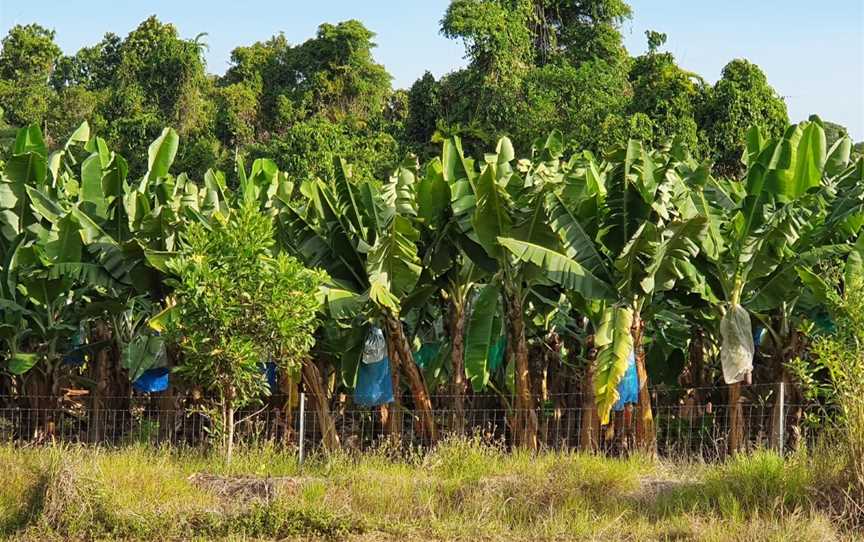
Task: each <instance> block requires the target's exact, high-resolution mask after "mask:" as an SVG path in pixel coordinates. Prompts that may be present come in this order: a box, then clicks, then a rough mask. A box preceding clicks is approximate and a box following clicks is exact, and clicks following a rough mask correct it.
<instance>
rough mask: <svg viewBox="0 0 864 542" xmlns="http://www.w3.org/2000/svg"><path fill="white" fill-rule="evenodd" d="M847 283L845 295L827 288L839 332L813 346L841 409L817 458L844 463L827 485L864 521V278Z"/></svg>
mask: <svg viewBox="0 0 864 542" xmlns="http://www.w3.org/2000/svg"><path fill="white" fill-rule="evenodd" d="M846 286H847V287H846V290H845V292H844V293H843V294H842V295H840V294H837V293H835V292H829V301H830V305H831V308H832V310H831V312H832V316H833V319H834V324H835V330H834V332H833V333H831V334H828V335H824V336H820V337H817V338H816V340H815V341H814V343H813V345H812V350H811V351H812V355H813V356H814V357H815V359H816V361H817V363H818V364H819V365H821V366H822V367H824V368H825V369H827V371H828V373H829V375H830V382H831V386H832V388H833V390H832V391H833V394H834V399H835V401H836V403H837V404H838V406H839V408H840V416H839V419H838V423H837V426H836V428H834V429H835V430H834V431H831V432H829V433H828V437H827V440H826V442H825V443H823V445H822V446H821V447H820V448H819V454H818V455H817V457H816V458H815V459H816V460H817V461H819V462H821V463H822V464H823V465H824V464H830V463H840V465H841V468H839V469H830V468H829V469H827V472H830V473H833V475H832V476H831V477H830V478H828V480H829V484H828V485H829V486H833V489H834V490H836V491H837V492H839V493H841V494H842V497H844V499H843V501H844V503H845V507H846V510H845V511H846V514H847V515H848V517H849V518H850V519H852V520H853V521H854V522H856V523H857V524H859V525H864V278H862V279H861V280H860V281H858V283H857V286H853V285H852V284H851V283H850V284H847V285H846ZM820 471H821V469H820Z"/></svg>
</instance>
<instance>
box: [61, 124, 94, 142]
mask: <svg viewBox="0 0 864 542" xmlns="http://www.w3.org/2000/svg"><path fill="white" fill-rule="evenodd" d="M88 141H90V125H89V124H88V123H87V121H86V120H85V121H84V122H82V123H81V124H80V125H79V126H78V128H76V129H75V131H74V132H72V135H71V136H69V139H67V140H66V145H64V146H63V148H64V149H68V148H69V147H71V146H72V145H84V144H86V143H87V142H88Z"/></svg>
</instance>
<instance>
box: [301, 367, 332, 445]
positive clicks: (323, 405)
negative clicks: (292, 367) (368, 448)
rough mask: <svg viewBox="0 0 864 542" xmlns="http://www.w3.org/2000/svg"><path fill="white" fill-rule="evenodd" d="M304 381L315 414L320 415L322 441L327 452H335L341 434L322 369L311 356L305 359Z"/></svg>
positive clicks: (319, 423)
mask: <svg viewBox="0 0 864 542" xmlns="http://www.w3.org/2000/svg"><path fill="white" fill-rule="evenodd" d="M302 373H303V383H304V384H305V385H306V389H307V390H308V391H309V395H311V396H312V402H313V403H315V414H316V415H317V417H318V425H319V426H320V427H321V443H322V444H323V446H324V450H325V451H326V452H328V453H329V452H335V451H336V450H337V449H339V435H338V434H337V433H336V423H335V422H334V421H333V416H331V415H330V403H329V401H328V400H327V390H326V388H325V386H324V380H323V379H322V378H321V371H320V370H318V366H317V365H315V362H314V361H313V360H312V359H311V358H306V359H305V360H304V361H303V368H302Z"/></svg>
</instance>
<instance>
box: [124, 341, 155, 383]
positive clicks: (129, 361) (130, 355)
mask: <svg viewBox="0 0 864 542" xmlns="http://www.w3.org/2000/svg"><path fill="white" fill-rule="evenodd" d="M164 344H165V341H164V340H163V339H162V337H161V336H159V335H150V334H141V335H136V336H135V338H133V339H132V342H130V343H129V344H127V345H126V348H125V349H124V350H123V355H122V357H121V360H120V362H121V365H122V366H123V368H124V369H126V370H127V371H129V380H133V381H134V380H138V378H140V377H141V375H143V374H144V372H145V371H147V370H148V369H153V368H154V367H162V366H164V364H165V351H164V349H163V346H164Z"/></svg>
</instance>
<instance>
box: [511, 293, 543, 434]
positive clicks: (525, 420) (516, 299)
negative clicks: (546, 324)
mask: <svg viewBox="0 0 864 542" xmlns="http://www.w3.org/2000/svg"><path fill="white" fill-rule="evenodd" d="M504 296H505V304H506V306H507V331H508V335H509V336H508V341H507V352H508V358H509V360H508V362H509V363H515V366H514V368H515V378H514V380H515V385H516V401H515V403H516V404H515V409H516V412H515V416H514V423H513V437H514V441H515V443H516V445H517V446H519V447H520V448H525V449H528V450H536V449H537V425H538V424H537V412H536V410H535V409H534V399H533V397H532V396H531V375H530V373H529V364H528V343H527V341H526V340H525V319H524V318H525V316H524V314H525V313H524V312H523V310H522V298H521V297H520V296H519V293H518V292H517V291H515V288H513V287H512V286H510V285H508V286H506V287H505V292H504Z"/></svg>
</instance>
